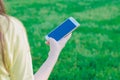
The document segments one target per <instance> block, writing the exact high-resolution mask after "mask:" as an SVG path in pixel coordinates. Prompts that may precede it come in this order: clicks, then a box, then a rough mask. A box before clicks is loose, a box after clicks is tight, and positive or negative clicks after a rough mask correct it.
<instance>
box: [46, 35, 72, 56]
mask: <svg viewBox="0 0 120 80" xmlns="http://www.w3.org/2000/svg"><path fill="white" fill-rule="evenodd" d="M70 37H71V34H69V35H67V36H66V37H64V38H62V39H61V40H60V41H56V40H55V39H53V38H49V39H48V41H47V42H46V44H48V45H50V52H49V56H56V57H57V56H59V54H60V52H61V50H62V49H63V48H64V46H65V44H66V43H67V41H68V40H69V39H70Z"/></svg>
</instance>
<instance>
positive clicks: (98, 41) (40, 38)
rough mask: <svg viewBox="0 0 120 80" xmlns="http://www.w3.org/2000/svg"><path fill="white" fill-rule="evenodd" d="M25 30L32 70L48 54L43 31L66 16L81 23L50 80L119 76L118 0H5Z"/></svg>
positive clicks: (111, 79) (114, 79)
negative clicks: (29, 48) (31, 59)
mask: <svg viewBox="0 0 120 80" xmlns="http://www.w3.org/2000/svg"><path fill="white" fill-rule="evenodd" d="M4 1H5V4H6V9H7V13H8V14H9V15H11V16H14V17H16V18H18V19H19V20H21V21H22V22H23V24H24V26H25V28H26V30H27V34H28V39H29V43H30V47H31V54H32V58H33V68H34V73H35V72H36V71H37V70H38V68H39V67H40V66H41V65H42V63H43V62H44V61H45V60H46V58H47V56H48V51H49V46H47V45H46V44H45V35H46V34H47V33H48V32H50V31H51V30H52V29H53V28H55V27H56V26H58V25H59V24H60V23H61V22H63V21H64V20H65V19H67V18H68V17H70V16H72V17H74V18H75V19H76V20H77V21H78V22H80V24H81V26H80V27H79V28H78V29H76V30H75V31H74V32H73V34H72V38H71V39H70V40H69V42H68V44H67V45H66V47H65V48H64V49H63V51H62V52H61V54H60V57H59V60H58V62H57V64H56V65H55V68H54V70H53V72H52V74H51V75H50V78H49V80H120V0H4Z"/></svg>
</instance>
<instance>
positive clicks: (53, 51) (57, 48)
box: [34, 34, 71, 80]
mask: <svg viewBox="0 0 120 80" xmlns="http://www.w3.org/2000/svg"><path fill="white" fill-rule="evenodd" d="M70 36H71V34H70V35H68V36H67V37H65V38H63V39H62V40H60V41H59V42H57V41H55V40H54V39H52V38H50V39H49V40H48V43H49V45H50V52H49V56H48V58H47V60H46V61H45V62H44V63H43V65H42V66H41V67H40V68H39V70H38V71H37V73H36V74H35V75H34V77H35V80H47V79H48V78H49V76H50V73H51V71H52V70H53V67H54V66H55V63H56V61H57V59H58V57H59V54H60V52H61V50H62V49H63V48H64V46H65V44H66V42H67V41H68V40H69V38H70Z"/></svg>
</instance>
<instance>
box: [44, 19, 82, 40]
mask: <svg viewBox="0 0 120 80" xmlns="http://www.w3.org/2000/svg"><path fill="white" fill-rule="evenodd" d="M78 26H80V24H79V23H78V22H77V21H76V20H75V19H74V18H73V17H69V18H68V19H66V20H65V21H64V22H63V23H62V24H60V25H59V26H58V27H56V28H55V29H53V30H52V31H51V32H50V33H49V34H47V35H46V36H45V38H46V40H48V39H49V38H50V37H51V38H54V39H55V40H56V41H59V40H60V39H62V38H63V37H65V36H66V35H68V34H69V33H71V32H72V31H74V30H75V29H76V28H77V27H78Z"/></svg>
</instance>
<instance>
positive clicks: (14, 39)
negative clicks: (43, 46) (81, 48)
mask: <svg viewBox="0 0 120 80" xmlns="http://www.w3.org/2000/svg"><path fill="white" fill-rule="evenodd" d="M70 36H71V35H68V36H67V37H65V38H63V39H62V40H60V41H59V42H57V41H55V40H54V39H52V38H50V39H49V40H48V41H47V42H46V43H47V44H48V45H49V46H50V51H49V53H48V54H49V55H48V58H47V59H46V61H45V62H44V63H43V65H42V66H41V67H40V68H39V70H38V71H37V72H36V73H35V74H33V69H32V60H31V55H30V48H29V44H28V40H27V36H26V31H25V28H24V27H23V25H22V23H21V22H20V21H19V20H17V19H16V18H14V17H11V16H8V15H7V14H6V13H5V9H4V6H3V0H0V80H47V79H48V77H49V75H50V73H51V71H52V69H53V67H54V65H55V63H56V61H57V59H58V57H59V54H60V52H61V50H62V49H63V47H64V46H65V44H66V42H67V41H68V40H69V38H70Z"/></svg>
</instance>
